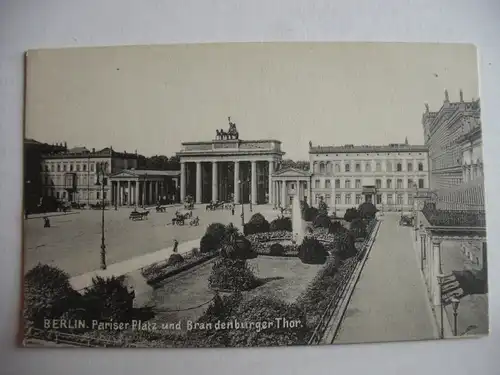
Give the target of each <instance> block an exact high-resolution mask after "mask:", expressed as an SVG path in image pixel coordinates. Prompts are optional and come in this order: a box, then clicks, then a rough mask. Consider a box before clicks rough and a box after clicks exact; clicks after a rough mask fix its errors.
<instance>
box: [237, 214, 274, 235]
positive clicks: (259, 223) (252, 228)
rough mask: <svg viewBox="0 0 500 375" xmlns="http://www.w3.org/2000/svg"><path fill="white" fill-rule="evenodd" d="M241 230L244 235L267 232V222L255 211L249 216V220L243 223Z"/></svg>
mask: <svg viewBox="0 0 500 375" xmlns="http://www.w3.org/2000/svg"><path fill="white" fill-rule="evenodd" d="M243 230H244V233H245V236H247V235H249V234H255V233H265V232H269V222H268V221H267V220H266V218H265V217H264V216H263V215H262V214H260V213H256V214H254V215H253V216H252V217H251V218H250V220H249V222H248V223H246V224H245V225H244V228H243Z"/></svg>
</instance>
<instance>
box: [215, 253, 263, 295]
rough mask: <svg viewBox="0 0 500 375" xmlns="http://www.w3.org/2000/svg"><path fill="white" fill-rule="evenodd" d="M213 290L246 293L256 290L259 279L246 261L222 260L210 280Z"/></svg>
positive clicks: (218, 261) (217, 263)
mask: <svg viewBox="0 0 500 375" xmlns="http://www.w3.org/2000/svg"><path fill="white" fill-rule="evenodd" d="M208 283H209V285H210V287H211V288H213V289H219V290H224V291H238V290H239V291H244V290H250V289H253V288H255V287H256V286H257V285H258V279H257V278H256V277H255V275H254V273H253V272H252V270H251V269H250V268H249V267H248V265H247V263H246V261H245V260H241V259H229V258H220V259H219V260H217V261H216V262H215V263H214V265H213V267H212V273H211V274H210V277H209V279H208Z"/></svg>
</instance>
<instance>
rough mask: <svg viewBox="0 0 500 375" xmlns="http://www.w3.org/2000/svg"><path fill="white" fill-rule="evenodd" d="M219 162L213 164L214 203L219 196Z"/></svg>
mask: <svg viewBox="0 0 500 375" xmlns="http://www.w3.org/2000/svg"><path fill="white" fill-rule="evenodd" d="M217 190H218V177H217V162H216V161H213V162H212V201H214V202H215V201H216V200H217V198H218V196H219V194H218V191H217Z"/></svg>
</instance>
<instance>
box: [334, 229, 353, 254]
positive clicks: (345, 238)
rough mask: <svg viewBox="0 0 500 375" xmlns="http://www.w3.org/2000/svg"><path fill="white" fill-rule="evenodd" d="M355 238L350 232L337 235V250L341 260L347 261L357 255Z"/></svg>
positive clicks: (335, 242)
mask: <svg viewBox="0 0 500 375" xmlns="http://www.w3.org/2000/svg"><path fill="white" fill-rule="evenodd" d="M355 243H356V241H355V238H354V236H353V234H352V233H350V232H343V233H337V234H336V235H335V241H334V244H335V249H336V251H337V254H338V255H339V256H340V258H341V259H347V258H350V257H352V256H354V255H356V246H355Z"/></svg>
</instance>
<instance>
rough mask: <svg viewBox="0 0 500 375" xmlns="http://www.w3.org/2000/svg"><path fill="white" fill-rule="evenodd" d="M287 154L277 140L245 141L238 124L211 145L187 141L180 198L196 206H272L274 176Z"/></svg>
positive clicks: (184, 147) (211, 142) (220, 135)
mask: <svg viewBox="0 0 500 375" xmlns="http://www.w3.org/2000/svg"><path fill="white" fill-rule="evenodd" d="M283 155H284V152H283V151H282V150H281V142H280V141H278V140H275V139H264V140H253V141H247V140H241V139H239V134H238V132H237V130H236V125H235V124H233V123H231V121H230V120H229V131H228V132H224V131H222V130H221V131H219V130H217V137H216V139H214V140H212V141H208V142H184V143H182V150H181V151H180V152H178V153H177V156H178V157H179V159H180V164H181V171H180V198H181V201H183V200H184V199H185V198H186V196H187V195H191V196H193V197H194V198H195V202H196V203H208V202H214V201H234V202H236V203H240V202H243V203H249V202H252V203H253V204H263V203H270V204H272V203H273V201H274V200H275V191H274V190H273V182H272V175H273V173H274V171H275V169H276V166H277V165H278V163H279V162H280V161H281V158H282V156H283Z"/></svg>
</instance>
